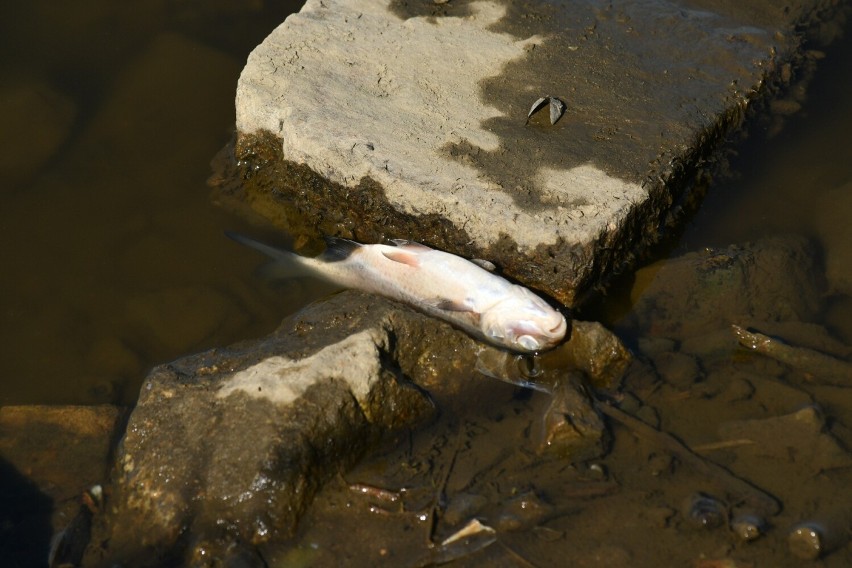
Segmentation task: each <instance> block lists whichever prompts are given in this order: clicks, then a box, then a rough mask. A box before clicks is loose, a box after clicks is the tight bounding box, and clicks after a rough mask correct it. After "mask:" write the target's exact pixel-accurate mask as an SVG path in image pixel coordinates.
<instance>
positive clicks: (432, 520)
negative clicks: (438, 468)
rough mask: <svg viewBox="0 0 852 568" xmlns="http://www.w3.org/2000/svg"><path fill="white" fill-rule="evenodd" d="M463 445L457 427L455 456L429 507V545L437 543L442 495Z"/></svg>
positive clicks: (448, 465)
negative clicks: (436, 532) (436, 535)
mask: <svg viewBox="0 0 852 568" xmlns="http://www.w3.org/2000/svg"><path fill="white" fill-rule="evenodd" d="M460 447H461V435H460V434H459V431H458V428H457V429H456V444H455V447H454V448H453V457H452V459H450V463H449V464H447V468H446V472H445V473H444V477H443V479H442V480H441V482H440V483H439V484H438V485H437V487H436V491H435V497H434V499H433V500H432V506H431V507H430V508H429V523H428V526H429V538H428V540H427V543H428V544H429V545H435V544H436V543H435V529H436V528H437V527H438V510H439V508H440V503H441V496H442V495H443V494H444V492H445V491H446V489H447V484H448V483H449V481H450V476H451V475H452V473H453V469H454V468H455V466H456V458H457V457H458V455H459V451H460Z"/></svg>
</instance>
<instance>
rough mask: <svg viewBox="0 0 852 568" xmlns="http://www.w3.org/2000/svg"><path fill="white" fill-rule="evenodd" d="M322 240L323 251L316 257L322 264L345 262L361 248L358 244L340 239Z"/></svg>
mask: <svg viewBox="0 0 852 568" xmlns="http://www.w3.org/2000/svg"><path fill="white" fill-rule="evenodd" d="M324 239H325V250H324V251H323V252H322V254H320V255H319V256H318V257H317V259H318V260H321V261H323V262H340V261H341V260H346V259H347V258H349V256H350V255H351V254H352V253H353V252H355V251H356V250H358V249H359V248H361V246H362V245H361V244H360V243H356V242H355V241H350V240H349V239H342V238H340V237H324Z"/></svg>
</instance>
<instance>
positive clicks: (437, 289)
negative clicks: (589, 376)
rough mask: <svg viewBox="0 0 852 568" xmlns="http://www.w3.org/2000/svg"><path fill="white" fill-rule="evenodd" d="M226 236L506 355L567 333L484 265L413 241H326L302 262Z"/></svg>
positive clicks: (557, 317)
mask: <svg viewBox="0 0 852 568" xmlns="http://www.w3.org/2000/svg"><path fill="white" fill-rule="evenodd" d="M226 234H227V235H228V236H229V237H230V238H232V239H233V240H235V241H237V242H239V243H241V244H244V245H246V246H249V247H251V248H254V249H256V250H259V251H261V252H263V253H264V254H266V255H268V256H270V257H272V258H273V259H275V260H276V261H279V262H281V263H282V264H283V265H284V268H285V271H287V270H289V272H290V273H293V272H301V273H303V274H306V275H312V276H318V277H321V278H324V279H326V280H329V281H331V282H333V283H335V284H337V285H340V286H343V287H345V288H354V289H358V290H363V291H365V292H370V293H373V294H378V295H380V296H385V297H387V298H391V299H393V300H397V301H400V302H403V303H406V304H408V305H410V306H412V307H414V308H416V309H419V310H420V311H422V312H424V313H426V314H427V315H430V316H433V317H437V318H440V319H442V320H444V321H447V322H450V323H451V324H453V325H455V326H456V327H458V328H460V329H462V330H464V331H466V332H467V333H469V334H471V335H473V336H474V337H477V338H480V339H484V340H485V341H488V342H490V343H492V344H494V345H498V346H500V347H505V348H508V349H511V350H513V351H519V352H523V353H534V352H539V351H543V350H546V349H549V348H551V347H554V346H556V345H557V344H558V343H560V342H561V341H562V340H563V339H564V338H565V334H566V332H567V328H568V324H567V322H566V320H565V316H563V315H562V313H561V312H559V311H558V310H556V309H554V308H553V307H551V306H550V305H549V304H548V303H547V302H545V301H544V300H543V299H542V298H540V297H539V296H537V295H535V294H534V293H533V292H531V291H530V290H529V289H527V288H525V287H523V286H519V285H517V284H513V283H511V282H509V281H508V280H506V279H505V278H502V277H500V276H498V275H497V274H494V273H492V272H491V271H490V270H489V269H493V266H494V265H493V264H491V263H487V262H484V261H482V262H474V261H470V260H467V259H464V258H462V257H460V256H456V255H454V254H450V253H447V252H443V251H440V250H435V249H432V248H429V247H427V246H426V245H422V244H420V243H416V242H413V241H405V240H398V239H396V240H393V241H392V243H393V245H383V244H374V245H366V244H360V243H356V242H354V241H350V240H347V239H341V238H336V237H328V238H326V244H327V246H326V250H325V252H323V253H322V254H321V255H319V256H318V257H316V258H308V257H303V256H299V255H296V254H293V253H291V252H287V251H284V250H280V249H277V248H274V247H271V246H269V245H266V244H263V243H260V242H258V241H255V240H254V239H250V238H248V237H245V236H242V235H237V234H234V233H226ZM483 266H485V268H483Z"/></svg>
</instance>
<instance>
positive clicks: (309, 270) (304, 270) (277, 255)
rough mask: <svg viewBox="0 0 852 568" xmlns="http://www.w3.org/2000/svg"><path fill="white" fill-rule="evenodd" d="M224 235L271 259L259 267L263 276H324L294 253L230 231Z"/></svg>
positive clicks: (272, 277) (284, 277)
mask: <svg viewBox="0 0 852 568" xmlns="http://www.w3.org/2000/svg"><path fill="white" fill-rule="evenodd" d="M225 236H227V237H228V238H229V239H231V240H233V241H236V242H238V243H240V244H241V245H244V246H247V247H249V248H252V249H254V250H256V251H260V252H262V253H263V254H265V255H266V256H268V257H269V258H271V259H272V261H271V262H269V263H267V264H266V265H265V266H263V267H262V268H261V269H260V272H261V274H262V275H263V277H264V278H267V279H269V280H289V279H291V278H302V277H305V276H312V277H314V278H324V275H323V274H322V273H321V272H320V271H318V270H317V269H316V268H314V267H313V266H311V265H310V264H309V259H305V258H303V257H301V256H299V255H298V254H296V253H293V252H290V251H287V250H283V249H279V248H276V247H273V246H270V245H267V244H265V243H262V242H260V241H256V240H254V239H252V238H251V237H247V236H245V235H241V234H239V233H232V232H231V231H225Z"/></svg>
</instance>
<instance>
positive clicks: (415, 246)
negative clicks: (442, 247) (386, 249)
mask: <svg viewBox="0 0 852 568" xmlns="http://www.w3.org/2000/svg"><path fill="white" fill-rule="evenodd" d="M390 242H392V243H393V244H394V245H396V246H398V247H399V248H404V249H408V250H416V251H420V252H426V251H429V250H432V249H431V248H429V247H427V246H426V245H424V244H420V243H416V242H414V241H407V240H405V239H390Z"/></svg>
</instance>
